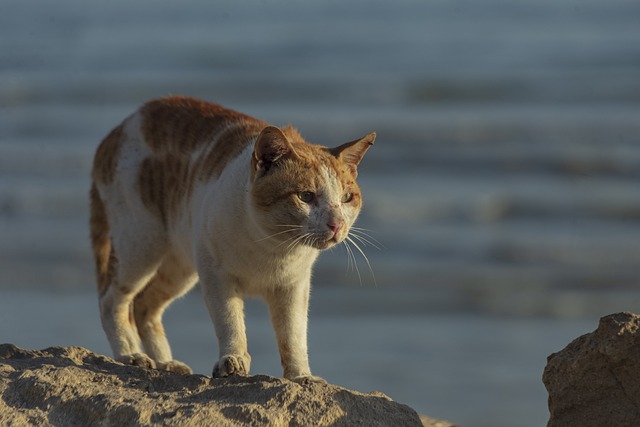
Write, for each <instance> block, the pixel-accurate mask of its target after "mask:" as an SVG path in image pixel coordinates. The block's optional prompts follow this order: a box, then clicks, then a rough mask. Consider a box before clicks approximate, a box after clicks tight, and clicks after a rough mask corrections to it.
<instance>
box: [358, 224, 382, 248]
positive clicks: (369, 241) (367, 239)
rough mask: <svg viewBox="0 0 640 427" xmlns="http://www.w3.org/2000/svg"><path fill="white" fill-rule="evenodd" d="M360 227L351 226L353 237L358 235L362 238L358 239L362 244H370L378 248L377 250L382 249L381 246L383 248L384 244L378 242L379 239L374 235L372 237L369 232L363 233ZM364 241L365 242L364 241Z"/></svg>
mask: <svg viewBox="0 0 640 427" xmlns="http://www.w3.org/2000/svg"><path fill="white" fill-rule="evenodd" d="M363 230H365V229H362V228H358V227H351V229H350V231H351V233H352V234H353V236H354V237H356V236H358V237H360V238H361V239H362V240H360V239H359V240H360V241H361V242H362V243H364V244H369V245H370V246H373V247H374V248H376V249H378V250H380V251H381V250H382V248H384V247H385V246H384V245H383V244H382V243H380V241H379V240H378V239H376V238H375V237H373V236H372V235H370V234H369V233H365V232H364V231H363ZM365 242H366V243H365Z"/></svg>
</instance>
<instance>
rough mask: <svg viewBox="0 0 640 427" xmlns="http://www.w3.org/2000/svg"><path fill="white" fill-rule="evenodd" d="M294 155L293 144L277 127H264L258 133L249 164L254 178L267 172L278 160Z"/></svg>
mask: <svg viewBox="0 0 640 427" xmlns="http://www.w3.org/2000/svg"><path fill="white" fill-rule="evenodd" d="M295 155H296V153H295V151H294V150H293V146H292V145H291V143H290V142H289V140H288V139H287V137H286V136H285V134H284V133H282V131H281V130H280V129H279V128H277V127H275V126H268V127H266V128H264V129H263V130H262V132H260V135H258V139H256V143H255V146H254V148H253V158H252V160H251V166H252V171H253V174H254V178H255V177H260V176H262V175H264V174H265V173H267V172H268V171H269V169H271V167H273V165H275V164H277V163H278V162H279V161H280V160H282V159H284V158H287V157H289V156H295Z"/></svg>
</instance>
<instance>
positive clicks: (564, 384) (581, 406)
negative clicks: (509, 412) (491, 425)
mask: <svg viewBox="0 0 640 427" xmlns="http://www.w3.org/2000/svg"><path fill="white" fill-rule="evenodd" d="M639 378H640V316H638V315H637V314H632V313H616V314H611V315H609V316H605V317H603V318H602V319H600V323H599V325H598V328H597V329H596V330H595V331H594V332H591V333H589V334H586V335H583V336H581V337H579V338H577V339H575V340H574V341H573V342H571V343H570V344H569V345H568V346H567V347H566V348H564V349H563V350H561V351H559V352H558V353H554V354H552V355H551V356H549V358H548V361H547V366H546V368H545V370H544V375H543V377H542V380H543V382H544V384H545V386H546V387H547V391H548V392H549V412H550V415H551V416H550V418H549V423H548V424H547V427H560V426H562V427H571V426H580V427H592V426H593V427H602V426H617V427H625V426H629V427H632V426H634V427H635V426H640V380H639Z"/></svg>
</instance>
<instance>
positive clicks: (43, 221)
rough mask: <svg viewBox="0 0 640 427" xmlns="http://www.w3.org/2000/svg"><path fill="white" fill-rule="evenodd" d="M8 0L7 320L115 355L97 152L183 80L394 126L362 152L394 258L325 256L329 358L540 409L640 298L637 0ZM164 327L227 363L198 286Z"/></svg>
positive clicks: (331, 139)
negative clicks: (552, 364) (568, 359)
mask: <svg viewBox="0 0 640 427" xmlns="http://www.w3.org/2000/svg"><path fill="white" fill-rule="evenodd" d="M0 6H1V7H2V13H1V14H0V341H8V342H14V343H16V344H18V345H22V346H25V347H32V348H38V347H46V346H51V345H82V346H85V347H88V348H90V349H92V350H95V351H98V352H103V353H107V354H108V353H109V349H108V347H107V343H106V339H105V338H104V335H103V333H102V331H101V329H100V326H99V322H98V317H97V308H96V301H95V296H94V295H93V288H94V284H93V272H92V261H91V259H90V255H89V245H88V231H87V221H88V213H87V193H88V187H89V179H88V177H89V174H90V167H91V160H92V155H93V151H94V150H95V147H96V146H97V144H98V143H99V141H100V139H101V138H102V137H103V136H104V135H105V134H106V133H107V132H108V131H109V129H110V128H111V127H113V126H114V125H115V124H117V123H118V122H119V121H120V120H122V119H123V118H124V117H126V116H127V115H128V114H130V113H131V112H132V111H133V110H134V109H135V108H137V106H139V105H140V104H141V103H142V102H144V101H145V100H147V99H149V98H154V97H158V96H163V95H167V94H187V95H193V96H198V97H201V98H204V99H207V100H211V101H215V102H219V103H222V104H225V105H227V106H229V107H232V108H234V109H237V110H240V111H243V112H246V113H248V114H251V115H254V116H257V117H259V118H262V119H265V120H268V121H270V122H272V123H274V124H280V125H284V124H288V123H293V124H294V125H296V126H297V127H298V129H299V130H300V131H301V133H302V134H303V135H304V136H305V137H307V139H308V140H310V141H312V142H316V143H320V144H323V145H337V144H340V143H342V142H345V141H348V140H352V139H355V138H357V137H359V136H362V135H365V134H367V133H369V132H371V131H372V130H376V131H377V133H378V140H377V142H376V145H375V147H374V148H373V149H372V150H371V151H369V153H368V154H367V157H366V158H365V160H364V161H363V163H362V166H361V170H360V173H361V178H360V181H361V185H362V188H363V192H364V196H365V207H364V210H363V213H362V215H361V218H360V221H359V226H361V227H364V228H367V229H369V230H370V231H369V234H370V235H371V237H372V239H371V240H373V239H375V241H376V242H379V244H377V246H379V247H380V249H378V248H376V247H372V246H370V247H363V250H364V251H365V253H366V254H367V256H368V258H369V261H370V263H371V266H372V270H373V271H371V270H370V269H369V268H368V266H367V263H366V262H365V260H364V259H359V261H358V271H356V270H355V269H354V268H353V267H350V264H349V263H348V262H347V256H346V252H345V251H344V250H343V249H341V248H338V249H336V250H333V251H332V252H330V253H327V254H325V255H324V256H323V257H322V258H321V259H320V261H319V263H318V265H317V272H316V274H315V279H314V280H315V292H314V298H313V307H312V313H311V321H310V336H311V338H310V340H311V341H310V347H311V357H312V365H313V367H314V369H315V371H316V372H317V373H318V374H319V375H322V376H325V377H326V378H327V379H328V380H329V381H331V382H335V383H337V384H340V385H343V386H346V387H351V388H356V389H358V390H362V391H370V390H381V391H383V392H385V393H387V394H389V395H390V396H392V397H393V398H395V399H396V400H399V401H401V402H404V403H407V404H410V405H411V406H413V407H414V408H416V409H417V410H418V411H420V412H422V413H425V414H428V415H431V416H434V417H442V418H447V419H450V420H452V421H455V422H457V423H460V424H461V425H463V426H465V427H483V426H487V427H489V426H491V427H502V426H504V427H517V426H522V427H529V426H539V425H543V424H544V423H545V421H546V418H547V410H546V393H545V391H544V388H543V386H542V383H541V380H540V378H541V375H542V369H543V367H544V364H545V362H546V356H547V355H548V354H549V353H551V352H553V351H557V350H560V349H561V348H562V347H563V346H564V345H565V344H566V343H568V342H569V341H570V340H571V339H572V338H574V337H576V336H577V335H579V334H582V333H586V332H588V331H590V330H593V329H594V328H595V327H596V324H597V319H598V317H600V316H602V315H604V314H608V313H611V312H615V311H622V310H631V311H639V310H640V287H639V286H638V285H640V283H639V281H640V279H639V277H640V185H639V179H640V140H639V139H640V136H639V135H640V25H638V22H640V3H639V2H637V1H635V0H627V1H625V0H580V1H578V0H566V1H562V2H558V1H555V0H486V1H483V2H477V1H472V0H466V1H462V0H450V1H440V0H415V1H411V0H399V1H394V2H390V1H381V0H370V1H360V0H356V1H350V2H344V1H337V0H331V1H323V2H307V3H300V2H294V1H292V0H279V1H275V0H274V1H260V2H257V1H218V2H210V1H204V0H199V1H192V2H178V1H161V2H159V1H151V0H141V1H125V0H111V1H108V2H106V1H105V2H94V3H91V4H89V3H87V2H84V1H80V0H59V1H56V2H45V1H37V0H36V1H21V2H18V1H8V0H0ZM374 276H375V279H374ZM25 314H29V316H30V317H31V318H33V320H28V319H25ZM248 323H249V325H248V328H249V334H250V342H251V346H252V347H251V351H252V353H253V359H254V362H253V371H254V372H261V373H270V374H273V375H278V374H279V367H278V357H277V350H276V347H275V345H274V342H273V334H272V332H271V330H270V326H269V325H268V321H267V316H266V313H265V310H264V307H263V306H262V305H261V304H259V303H257V302H256V303H252V304H250V305H249V307H248ZM167 326H168V330H169V335H170V337H171V338H173V341H174V343H175V345H174V346H175V353H176V356H177V357H179V358H181V359H183V360H184V361H186V362H188V363H190V364H191V365H192V366H193V367H194V368H195V369H196V371H198V372H200V373H203V374H206V373H209V370H210V369H211V364H212V362H213V357H214V355H215V354H216V353H217V350H216V344H215V340H214V334H213V328H212V326H211V325H210V322H209V321H208V319H207V316H206V314H205V312H204V309H203V306H202V303H201V302H200V299H199V298H198V292H197V291H196V292H194V293H193V295H190V296H189V297H187V298H186V299H184V300H182V301H180V302H179V303H177V305H176V307H175V308H174V309H173V310H171V311H170V312H169V313H168V314H167Z"/></svg>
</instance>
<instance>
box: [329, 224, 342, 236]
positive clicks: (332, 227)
mask: <svg viewBox="0 0 640 427" xmlns="http://www.w3.org/2000/svg"><path fill="white" fill-rule="evenodd" d="M327 227H329V230H331V232H332V233H333V234H334V235H336V234H337V233H338V231H339V230H340V228H341V227H342V222H341V221H330V222H328V223H327Z"/></svg>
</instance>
